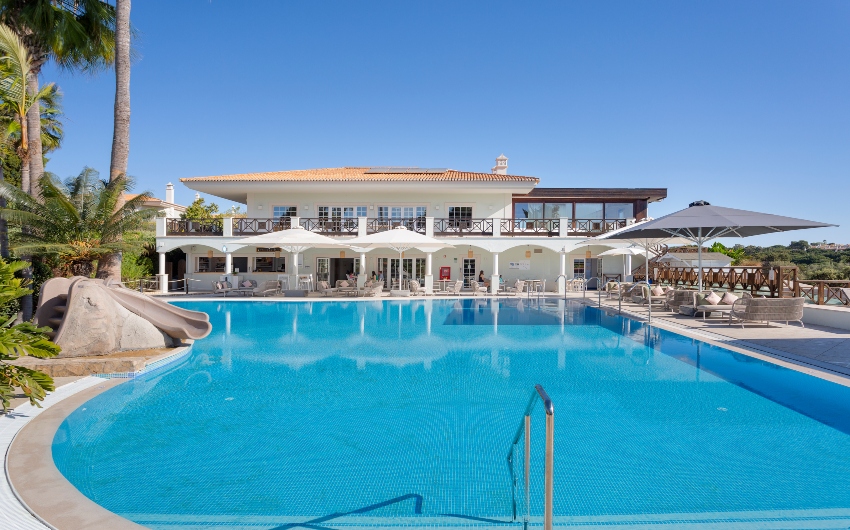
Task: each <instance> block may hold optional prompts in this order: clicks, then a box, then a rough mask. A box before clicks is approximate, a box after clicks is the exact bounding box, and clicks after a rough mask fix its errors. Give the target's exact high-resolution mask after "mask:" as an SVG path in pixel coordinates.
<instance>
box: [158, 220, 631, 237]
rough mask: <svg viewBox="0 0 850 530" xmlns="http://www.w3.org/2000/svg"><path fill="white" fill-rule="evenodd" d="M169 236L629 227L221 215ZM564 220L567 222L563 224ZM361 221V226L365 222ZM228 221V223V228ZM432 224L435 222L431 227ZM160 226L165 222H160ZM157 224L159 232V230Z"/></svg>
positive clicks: (582, 232)
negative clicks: (298, 228) (297, 228)
mask: <svg viewBox="0 0 850 530" xmlns="http://www.w3.org/2000/svg"><path fill="white" fill-rule="evenodd" d="M163 221H165V226H164V230H165V233H164V235H167V236H182V235H194V236H224V235H227V236H231V235H232V236H238V237H246V236H252V235H257V234H266V233H269V232H276V231H279V230H287V229H289V228H292V227H295V226H301V227H302V228H304V229H306V230H309V231H311V232H316V233H319V234H324V235H329V236H340V237H351V236H356V235H358V234H360V233H363V232H364V231H365V233H366V234H374V233H376V232H384V231H387V230H392V229H393V228H396V227H399V226H403V227H405V228H407V229H408V230H411V231H413V232H417V233H420V234H433V235H435V236H442V237H461V236H494V235H497V236H507V237H511V236H523V237H524V236H541V237H558V236H565V235H568V236H588V237H591V236H595V235H600V234H604V233H606V232H610V231H611V230H616V229H618V228H623V227H625V226H626V225H627V224H628V222H627V221H626V220H625V219H618V220H603V219H565V220H562V219H499V218H492V217H491V218H483V219H458V218H448V219H435V218H430V217H429V218H426V217H411V218H403V219H399V218H386V217H385V218H380V217H378V218H371V219H367V218H356V217H355V218H340V217H338V218H333V217H331V218H328V217H319V218H311V217H300V218H299V217H278V218H244V217H236V218H219V219H211V220H204V221H196V220H191V219H163ZM562 221H564V222H565V223H568V224H566V225H565V226H563V227H562V226H561V224H562ZM361 222H362V223H363V226H361ZM225 223H227V226H225ZM429 224H430V225H431V226H429ZM160 226H161V225H160ZM161 229H162V228H158V229H157V230H161Z"/></svg>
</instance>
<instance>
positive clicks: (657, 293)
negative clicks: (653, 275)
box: [652, 286, 664, 296]
mask: <svg viewBox="0 0 850 530" xmlns="http://www.w3.org/2000/svg"><path fill="white" fill-rule="evenodd" d="M663 295H664V289H662V288H661V287H658V286H655V287H653V288H652V296H663Z"/></svg>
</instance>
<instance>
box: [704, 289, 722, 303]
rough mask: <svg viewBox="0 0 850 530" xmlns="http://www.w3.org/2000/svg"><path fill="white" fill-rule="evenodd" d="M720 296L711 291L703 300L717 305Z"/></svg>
mask: <svg viewBox="0 0 850 530" xmlns="http://www.w3.org/2000/svg"><path fill="white" fill-rule="evenodd" d="M720 300H721V298H720V297H719V296H717V293H715V292H711V293H708V296H706V297H705V301H706V302H708V305H717V304H719V303H720Z"/></svg>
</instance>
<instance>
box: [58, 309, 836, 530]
mask: <svg viewBox="0 0 850 530" xmlns="http://www.w3.org/2000/svg"><path fill="white" fill-rule="evenodd" d="M550 304H551V305H549V306H545V307H536V306H534V305H528V302H525V303H518V302H517V301H504V300H503V301H492V300H482V299H479V300H473V299H465V300H459V301H458V300H427V301H404V302H392V301H383V302H381V301H357V302H354V301H352V302H348V303H343V302H248V303H246V302H236V301H232V302H228V301H220V302H219V301H217V302H194V303H190V302H184V303H180V304H179V305H181V306H183V307H187V308H191V309H197V310H201V311H205V312H207V313H209V315H210V318H211V321H212V323H213V326H214V328H213V332H212V334H211V335H210V336H209V337H208V338H206V339H204V340H201V341H198V342H197V343H195V345H194V347H193V349H192V351H191V353H190V354H189V355H187V356H186V357H184V358H183V359H182V360H181V361H179V362H177V363H175V364H173V365H171V366H169V367H166V368H163V369H161V370H159V371H156V372H153V373H150V374H147V375H144V376H141V377H139V378H137V379H135V380H132V381H128V382H127V383H125V384H121V385H119V386H117V387H115V388H113V389H111V390H109V391H107V392H104V393H103V394H101V395H99V396H97V397H96V398H94V399H92V400H90V401H89V402H87V403H86V404H85V405H83V406H82V407H80V408H79V409H78V410H76V411H75V412H74V413H73V414H71V415H70V416H69V417H68V418H67V420H66V421H65V422H64V423H63V424H62V426H61V427H60V429H59V430H58V431H57V433H56V436H55V439H54V444H53V455H54V459H55V462H56V465H57V466H58V468H59V469H60V471H61V472H62V473H63V474H64V475H65V476H66V477H67V478H68V480H69V481H71V483H73V484H74V485H75V486H76V487H77V488H79V489H80V491H82V492H83V493H84V494H85V495H87V496H88V497H90V498H91V499H93V500H94V501H95V502H97V503H99V504H101V505H103V506H104V507H106V508H108V509H109V510H112V511H113V512H116V513H118V514H121V515H123V516H125V517H128V518H130V519H132V520H135V521H137V522H139V523H141V524H144V525H146V526H149V527H152V528H162V529H164V528H177V527H180V528H183V527H192V528H209V527H216V528H229V529H235V528H262V529H271V528H289V527H291V524H292V523H294V522H304V521H314V522H313V523H310V524H313V525H314V526H313V527H316V528H318V527H324V528H327V527H331V526H333V525H334V524H336V523H340V522H343V521H349V523H350V521H352V520H353V521H355V522H357V521H360V522H362V523H363V524H370V525H380V524H383V523H388V524H389V523H392V522H393V521H399V520H404V521H409V520H408V519H400V518H413V519H412V520H414V521H415V520H417V518H419V519H418V520H422V521H429V522H440V523H446V524H456V525H463V524H495V522H498V521H504V522H507V521H509V520H510V515H511V485H510V479H509V470H508V467H507V463H506V455H507V453H508V449H509V445H510V441H511V438H512V436H513V433H514V432H515V430H516V428H517V426H518V425H519V422H520V420H521V418H522V413H523V409H524V407H525V405H526V403H527V400H528V397H529V395H530V393H531V392H532V389H533V387H534V385H535V384H541V385H543V386H544V387H545V389H546V390H547V392H548V393H549V395H550V396H551V397H552V400H553V402H554V404H555V515H556V521H560V522H562V523H566V522H570V521H573V522H574V521H578V520H581V521H589V522H604V521H612V520H616V519H617V517H620V516H623V517H626V518H627V519H628V518H629V517H634V516H638V515H641V514H646V515H658V516H659V517H660V516H661V514H688V515H687V516H684V515H682V517H685V518H687V517H693V516H694V514H713V515H710V517H713V518H716V519H717V520H719V521H735V520H737V519H736V518H739V517H742V515H741V514H750V515H751V514H759V515H758V517H763V518H765V519H764V520H774V519H782V518H784V517H792V518H793V517H797V518H802V519H803V520H808V519H806V518H807V517H808V518H812V519H811V520H815V519H818V520H819V521H824V520H826V521H829V520H832V521H833V522H835V521H836V520H837V519H836V518H840V517H843V515H842V514H844V515H847V516H848V517H850V388H847V387H844V386H840V385H838V384H835V383H831V382H828V381H825V380H822V379H817V378H814V377H811V376H807V375H804V374H802V373H800V372H796V371H792V370H788V369H785V368H782V367H779V366H777V365H774V364H770V363H766V362H763V361H760V360H757V359H754V358H752V357H748V356H745V355H741V354H736V353H733V352H730V351H728V350H724V349H721V348H717V347H713V346H710V345H707V344H703V343H699V342H696V341H693V340H691V339H688V338H685V337H682V336H680V335H676V334H673V333H668V332H665V331H661V330H658V329H652V330H649V329H648V328H647V327H645V326H644V325H642V324H640V323H638V322H635V321H631V320H629V319H625V318H621V317H618V316H616V315H607V314H605V313H603V312H600V311H598V310H596V309H593V308H589V307H585V306H582V305H580V304H575V303H567V304H566V305H564V303H563V302H560V303H559V304H560V305H558V303H552V302H550ZM531 438H532V455H531V456H532V493H531V496H530V498H531V512H532V514H535V515H540V514H541V513H542V497H543V495H542V491H543V477H542V471H543V412H542V409H541V408H538V410H537V411H536V413H535V415H534V417H533V420H532V437H531ZM520 447H521V444H520ZM521 458H522V457H521V456H520V458H519V459H518V461H519V462H521V461H522V460H521ZM523 502H524V501H523V500H522V496H521V492H520V498H519V504H520V506H523V505H524V504H523ZM352 512H353V513H352ZM341 514H349V515H346V516H342V515H341ZM676 517H679V515H677V516H676ZM747 517H749V515H748V516H747ZM358 518H360V519H358ZM582 518H584V519H582ZM743 518H744V519H746V517H743ZM350 524H354V523H350ZM588 524H590V523H588Z"/></svg>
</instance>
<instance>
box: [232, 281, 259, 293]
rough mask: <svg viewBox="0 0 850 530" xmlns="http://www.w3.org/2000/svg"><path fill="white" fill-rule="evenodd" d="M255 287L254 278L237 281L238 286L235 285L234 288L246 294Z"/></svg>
mask: <svg viewBox="0 0 850 530" xmlns="http://www.w3.org/2000/svg"><path fill="white" fill-rule="evenodd" d="M256 288H257V281H256V280H243V281H242V282H240V283H239V287H237V288H236V290H237V291H239V293H240V294H243V295H248V294H253V293H254V289H256Z"/></svg>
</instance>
